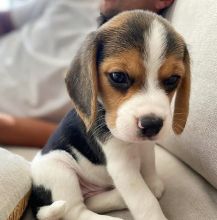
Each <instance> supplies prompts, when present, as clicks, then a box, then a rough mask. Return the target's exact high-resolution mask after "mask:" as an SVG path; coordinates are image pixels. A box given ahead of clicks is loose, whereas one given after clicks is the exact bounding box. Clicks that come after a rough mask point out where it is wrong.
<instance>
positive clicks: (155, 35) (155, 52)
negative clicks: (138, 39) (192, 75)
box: [144, 20, 166, 76]
mask: <svg viewBox="0 0 217 220" xmlns="http://www.w3.org/2000/svg"><path fill="white" fill-rule="evenodd" d="M145 39H146V42H145V47H146V50H147V55H148V56H147V59H146V60H144V62H145V67H146V70H147V75H152V76H156V75H157V72H158V70H159V68H160V66H161V65H162V63H163V59H164V57H163V53H164V51H165V47H166V31H165V29H164V27H163V25H162V24H161V23H160V22H159V21H157V20H154V21H153V22H152V24H151V31H150V35H149V36H148V38H145Z"/></svg>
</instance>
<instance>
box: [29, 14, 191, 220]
mask: <svg viewBox="0 0 217 220" xmlns="http://www.w3.org/2000/svg"><path fill="white" fill-rule="evenodd" d="M66 85H67V88H68V92H69V95H70V97H71V98H72V100H73V103H74V106H75V109H74V110H72V111H70V112H69V113H68V114H67V115H66V116H65V118H64V119H63V120H62V122H61V123H60V125H59V127H58V128H57V130H56V131H55V133H54V134H53V135H52V136H51V137H50V139H49V141H48V143H47V144H46V146H45V147H44V148H43V149H42V151H41V152H40V153H38V155H37V156H36V157H35V159H34V160H33V162H32V165H31V171H32V178H33V190H32V196H31V204H32V207H33V211H34V213H35V215H36V216H37V218H38V219H40V220H56V219H64V220H118V219H119V220H120V218H115V217H110V216H106V215H101V214H102V213H105V212H109V211H114V210H121V209H125V208H126V207H127V208H129V210H130V212H131V213H132V215H133V217H134V219H135V220H145V219H149V220H163V219H166V217H165V216H164V214H163V212H162V210H161V208H160V205H159V203H158V200H157V198H160V197H161V195H162V193H163V191H164V185H163V183H162V181H161V180H160V178H159V177H158V175H157V173H156V168H155V156H154V145H155V143H156V142H159V141H160V140H161V139H162V138H164V137H165V136H167V135H169V134H170V133H171V132H172V130H173V131H174V132H175V133H176V134H180V133H182V131H183V129H184V127H185V124H186V120H187V116H188V107H189V93H190V60H189V53H188V50H187V47H186V44H185V42H184V40H183V38H182V37H181V36H180V35H179V34H178V33H177V32H176V31H175V30H174V29H173V28H172V27H171V26H170V24H169V23H168V22H167V21H166V20H165V19H163V18H162V17H160V16H158V15H156V14H154V13H151V12H146V11H142V10H135V11H128V12H123V13H121V14H119V15H117V16H115V17H113V18H112V19H111V20H109V21H108V22H106V23H105V24H103V25H102V26H101V27H100V28H99V29H98V30H96V31H95V32H93V33H90V34H89V35H88V36H87V38H86V40H85V42H84V44H83V45H82V47H81V48H80V50H79V51H78V53H77V55H76V57H75V59H74V61H73V62H72V64H71V67H70V70H69V72H68V74H67V76H66ZM173 96H174V97H175V103H174V113H173V114H172V113H171V107H170V104H171V101H172V100H173ZM97 213H98V214H97ZM99 213H100V214H99Z"/></svg>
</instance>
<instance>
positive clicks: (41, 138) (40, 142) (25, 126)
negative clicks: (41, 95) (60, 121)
mask: <svg viewBox="0 0 217 220" xmlns="http://www.w3.org/2000/svg"><path fill="white" fill-rule="evenodd" d="M56 127H57V125H56V124H55V123H51V122H46V121H43V120H39V119H33V118H19V117H13V116H10V115H8V114H2V113H1V114H0V144H3V145H16V146H29V147H40V148H41V147H43V146H44V145H45V143H46V142H47V139H48V137H49V136H50V135H51V133H52V132H53V131H54V130H55V129H56Z"/></svg>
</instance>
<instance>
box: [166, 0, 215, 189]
mask: <svg viewBox="0 0 217 220" xmlns="http://www.w3.org/2000/svg"><path fill="white" fill-rule="evenodd" d="M216 12H217V1H215V0H209V1H198V0H190V1H183V0H177V1H175V4H174V5H173V7H172V8H171V9H170V10H169V11H168V13H167V16H166V17H167V18H168V19H169V20H170V21H171V23H172V25H173V26H174V27H175V28H176V29H177V30H178V31H179V32H180V33H181V34H182V35H183V36H184V38H185V39H186V41H187V43H188V48H189V50H190V54H191V58H192V92H191V102H190V115H189V120H188V123H187V127H186V130H185V132H184V133H183V135H182V136H181V137H173V138H171V139H169V140H168V141H165V142H164V143H163V145H164V146H165V147H166V148H167V149H169V151H170V152H172V153H174V154H175V155H177V156H178V157H179V158H181V159H182V160H183V161H185V162H186V163H187V164H189V165H190V166H191V167H192V168H193V169H194V170H196V171H197V172H199V173H200V174H201V175H203V176H204V177H205V178H206V179H207V180H208V181H209V182H210V183H212V184H213V186H215V187H216V188H217V120H216V119H217V74H216V73H217V37H216V36H217V13H216Z"/></svg>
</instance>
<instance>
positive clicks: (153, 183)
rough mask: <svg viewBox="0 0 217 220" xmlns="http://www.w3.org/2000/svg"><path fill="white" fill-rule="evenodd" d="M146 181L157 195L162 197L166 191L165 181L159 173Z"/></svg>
mask: <svg viewBox="0 0 217 220" xmlns="http://www.w3.org/2000/svg"><path fill="white" fill-rule="evenodd" d="M145 181H146V183H147V185H148V187H149V188H150V190H151V191H152V193H153V194H154V195H155V197H156V198H158V199H160V198H161V196H162V195H163V192H164V184H163V181H162V180H161V179H160V178H159V177H158V176H157V175H154V176H150V177H148V178H146V179H145Z"/></svg>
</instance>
